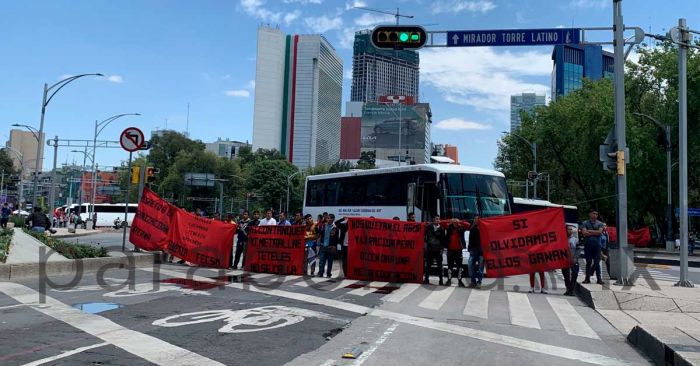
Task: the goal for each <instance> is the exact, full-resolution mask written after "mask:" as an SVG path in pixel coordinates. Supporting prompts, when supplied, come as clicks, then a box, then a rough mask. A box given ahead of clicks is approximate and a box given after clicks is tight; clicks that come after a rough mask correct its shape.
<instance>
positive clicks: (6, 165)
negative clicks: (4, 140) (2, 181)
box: [0, 149, 17, 174]
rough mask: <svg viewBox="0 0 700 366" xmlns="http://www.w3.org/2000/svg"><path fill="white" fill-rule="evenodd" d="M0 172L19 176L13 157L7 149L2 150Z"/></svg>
mask: <svg viewBox="0 0 700 366" xmlns="http://www.w3.org/2000/svg"><path fill="white" fill-rule="evenodd" d="M0 171H3V172H5V174H17V172H16V171H15V166H14V164H13V162H12V157H11V156H10V154H9V153H8V152H7V150H5V149H0Z"/></svg>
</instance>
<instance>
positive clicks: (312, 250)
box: [304, 214, 318, 276]
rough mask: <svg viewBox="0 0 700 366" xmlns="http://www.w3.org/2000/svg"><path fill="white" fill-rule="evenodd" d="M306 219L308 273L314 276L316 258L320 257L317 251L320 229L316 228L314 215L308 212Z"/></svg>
mask: <svg viewBox="0 0 700 366" xmlns="http://www.w3.org/2000/svg"><path fill="white" fill-rule="evenodd" d="M304 218H305V219H306V230H305V231H306V235H305V236H304V240H305V241H306V267H307V268H306V271H305V273H306V275H307V276H313V274H314V273H315V272H316V260H317V259H318V252H317V251H316V240H318V230H317V229H316V223H315V222H314V218H313V216H311V215H309V214H306V216H304Z"/></svg>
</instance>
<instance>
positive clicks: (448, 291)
mask: <svg viewBox="0 0 700 366" xmlns="http://www.w3.org/2000/svg"><path fill="white" fill-rule="evenodd" d="M455 289H456V287H452V286H449V287H445V288H443V289H438V288H435V289H434V290H433V291H431V292H430V294H429V295H428V297H426V298H425V299H424V300H423V301H421V303H420V304H418V306H420V307H422V308H426V309H433V310H438V309H440V308H441V307H442V305H444V304H445V301H447V299H448V298H449V297H450V295H452V293H453V292H454V291H455Z"/></svg>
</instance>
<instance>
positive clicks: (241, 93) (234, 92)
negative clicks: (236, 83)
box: [224, 89, 250, 98]
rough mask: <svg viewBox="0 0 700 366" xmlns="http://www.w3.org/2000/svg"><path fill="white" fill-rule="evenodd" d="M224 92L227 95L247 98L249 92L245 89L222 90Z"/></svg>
mask: <svg viewBox="0 0 700 366" xmlns="http://www.w3.org/2000/svg"><path fill="white" fill-rule="evenodd" d="M224 94H226V95H228V96H229V97H240V98H248V97H250V92H249V91H247V90H242V89H238V90H227V91H225V92H224Z"/></svg>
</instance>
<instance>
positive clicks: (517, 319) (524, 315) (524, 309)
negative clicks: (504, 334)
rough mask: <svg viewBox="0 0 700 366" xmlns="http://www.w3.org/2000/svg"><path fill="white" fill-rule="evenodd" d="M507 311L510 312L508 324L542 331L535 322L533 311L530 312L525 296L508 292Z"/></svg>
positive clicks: (528, 302)
mask: <svg viewBox="0 0 700 366" xmlns="http://www.w3.org/2000/svg"><path fill="white" fill-rule="evenodd" d="M508 309H509V310H510V323H511V324H513V325H519V326H521V327H527V328H535V329H542V328H541V327H540V322H539V321H537V317H536V316H535V311H534V310H532V305H530V300H529V299H528V298H527V294H521V293H518V292H508Z"/></svg>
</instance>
